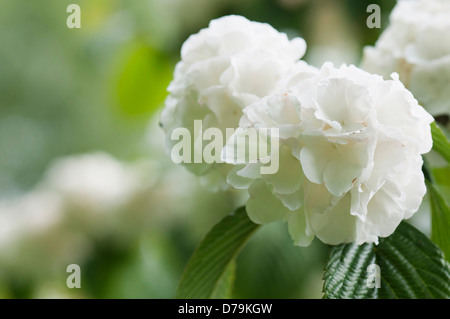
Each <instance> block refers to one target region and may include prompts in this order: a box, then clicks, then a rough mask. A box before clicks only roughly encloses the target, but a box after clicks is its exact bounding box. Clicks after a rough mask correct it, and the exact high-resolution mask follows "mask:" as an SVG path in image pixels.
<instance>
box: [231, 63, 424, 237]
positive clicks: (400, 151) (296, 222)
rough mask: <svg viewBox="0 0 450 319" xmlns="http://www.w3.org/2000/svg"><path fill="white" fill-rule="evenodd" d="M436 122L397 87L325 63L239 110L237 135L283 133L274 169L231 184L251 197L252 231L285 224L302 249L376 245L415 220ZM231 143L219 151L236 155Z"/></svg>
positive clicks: (247, 169) (237, 177)
mask: <svg viewBox="0 0 450 319" xmlns="http://www.w3.org/2000/svg"><path fill="white" fill-rule="evenodd" d="M432 121H433V118H432V117H431V116H430V115H429V114H428V113H427V112H426V111H425V110H424V109H423V108H422V107H421V106H419V104H418V102H417V100H416V99H415V98H414V97H413V96H412V94H411V93H410V92H409V91H408V90H406V89H405V87H404V86H403V84H402V83H401V82H400V81H399V80H398V79H396V78H394V79H392V80H383V79H382V77H381V76H378V75H373V74H369V73H367V72H365V71H362V70H360V69H358V68H356V67H354V66H345V65H343V66H341V67H340V68H335V67H334V66H332V65H331V64H328V63H327V64H325V65H324V66H323V67H322V68H321V69H320V71H318V72H317V74H316V75H311V76H309V77H307V78H304V79H303V80H302V81H299V82H298V83H297V85H295V86H293V87H291V88H290V89H289V90H287V91H286V92H285V93H284V94H274V95H271V96H268V97H265V98H264V99H262V100H260V101H258V102H256V103H254V104H252V105H250V106H248V107H247V108H245V109H244V116H243V118H242V120H241V127H242V128H243V129H246V128H250V127H277V128H279V138H280V143H279V144H280V146H279V167H280V168H279V170H278V172H277V173H276V174H272V175H264V174H261V173H260V170H259V169H258V168H259V167H260V166H261V165H263V164H262V163H249V164H248V165H245V166H237V167H236V168H235V169H234V170H233V171H231V172H230V174H229V178H228V181H229V183H230V184H232V185H233V186H234V187H236V188H248V192H249V194H250V199H249V200H248V203H247V211H248V214H249V216H250V218H251V219H252V220H253V221H255V222H257V223H268V222H272V221H275V220H280V219H283V220H286V221H287V222H288V224H289V231H290V233H291V235H292V237H293V239H294V240H295V242H296V243H297V244H298V245H308V244H309V243H310V242H311V240H312V239H313V237H314V236H317V237H318V238H320V239H321V240H322V241H323V242H325V243H328V244H339V243H343V242H352V241H355V242H357V243H363V242H377V241H378V237H386V236H389V235H390V234H391V233H392V232H393V231H394V230H395V229H396V227H397V226H398V224H399V223H400V222H401V220H403V219H405V218H409V217H411V216H412V214H413V213H415V212H416V211H417V209H418V207H419V205H420V203H421V201H422V198H423V196H424V194H425V192H426V188H425V183H424V177H423V174H422V171H421V167H422V158H421V154H422V153H425V152H428V151H429V150H430V149H431V146H432V140H431V134H430V128H429V124H430V123H431V122H432ZM233 141H234V139H230V140H229V143H228V144H227V146H226V147H225V149H224V151H227V150H228V149H229V148H233V147H234V145H233Z"/></svg>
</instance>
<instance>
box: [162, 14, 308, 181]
mask: <svg viewBox="0 0 450 319" xmlns="http://www.w3.org/2000/svg"><path fill="white" fill-rule="evenodd" d="M305 50H306V43H305V41H304V40H303V39H302V38H295V39H292V40H289V39H288V37H287V35H286V34H284V33H280V32H278V31H276V30H275V29H273V28H272V27H271V26H269V25H268V24H265V23H258V22H251V21H249V20H247V19H246V18H244V17H241V16H234V15H232V16H226V17H222V18H219V19H216V20H213V21H211V23H210V25H209V27H208V28H206V29H203V30H201V31H200V32H199V33H198V34H194V35H192V36H190V37H189V38H188V39H187V40H186V42H185V43H184V44H183V46H182V49H181V61H180V62H179V63H178V64H177V66H176V68H175V72H174V79H173V81H172V82H171V84H170V85H169V87H168V91H169V93H170V94H169V96H168V98H167V99H166V106H165V109H164V110H163V112H162V115H161V126H162V128H163V130H164V131H165V133H166V145H167V146H168V148H171V147H173V145H174V144H175V142H176V141H173V140H172V139H171V132H172V131H173V130H174V129H176V128H180V127H184V128H187V129H189V131H190V133H191V136H192V137H193V138H192V149H193V152H192V153H193V155H194V153H196V152H202V150H201V148H199V147H198V145H199V144H201V143H199V141H198V139H201V138H202V136H201V134H198V132H194V120H201V121H202V129H203V130H206V129H207V128H210V127H211V128H212V127H214V128H219V129H221V130H222V131H223V132H224V134H223V135H224V137H225V129H226V128H236V127H237V126H238V125H239V120H240V118H241V116H242V109H243V108H244V107H246V106H247V105H249V104H251V103H253V102H255V101H258V100H259V99H260V98H262V97H264V96H266V95H268V94H272V93H274V92H277V90H278V89H279V87H280V85H281V84H280V83H279V82H280V80H281V79H284V78H285V76H286V74H287V73H288V72H289V70H291V69H292V68H293V67H294V66H295V64H296V63H297V61H298V60H299V59H300V58H301V57H302V56H303V55H304V53H305ZM196 133H197V134H196ZM195 135H196V136H197V140H195V138H194V136H195ZM223 143H225V140H224V141H223ZM217 161H218V162H219V161H220V152H217ZM192 162H194V161H192ZM184 164H185V165H186V166H187V168H188V169H189V170H191V171H192V172H194V173H195V174H197V175H201V176H202V177H204V180H206V181H207V182H208V181H209V182H212V183H208V184H209V186H211V187H212V188H216V189H224V188H226V187H227V186H228V185H227V184H226V182H225V176H226V174H227V172H228V170H229V168H228V165H226V164H224V163H217V162H214V163H212V164H208V163H206V162H202V163H184Z"/></svg>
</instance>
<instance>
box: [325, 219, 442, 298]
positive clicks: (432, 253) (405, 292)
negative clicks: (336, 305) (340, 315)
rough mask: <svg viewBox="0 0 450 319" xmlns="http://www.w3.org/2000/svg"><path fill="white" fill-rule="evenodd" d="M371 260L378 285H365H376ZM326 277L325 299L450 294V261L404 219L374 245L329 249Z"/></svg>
mask: <svg viewBox="0 0 450 319" xmlns="http://www.w3.org/2000/svg"><path fill="white" fill-rule="evenodd" d="M371 264H374V265H377V266H379V270H380V277H379V278H380V281H379V284H380V286H379V288H376V287H373V288H371V287H370V285H369V283H374V282H373V281H372V279H374V278H372V277H370V276H369V275H371V276H372V275H373V273H372V271H373V270H370V273H369V270H368V267H369V265H371ZM324 280H325V282H324V288H323V289H324V293H325V295H324V298H330V299H336V298H344V299H346V298H355V299H366V298H377V299H409V298H412V299H419V298H420V299H429V298H450V264H449V263H448V262H447V261H445V259H444V255H443V253H442V251H441V250H440V249H439V247H437V246H436V245H435V244H433V243H432V242H431V241H430V240H429V239H428V238H427V237H426V236H425V235H423V234H422V233H421V232H420V231H418V230H417V229H415V228H414V227H413V226H411V225H409V224H407V223H406V222H402V223H401V224H400V225H399V227H398V228H397V230H396V231H395V232H394V233H393V234H392V235H391V236H389V237H387V238H381V239H380V242H379V244H378V245H375V244H363V245H357V244H355V243H351V244H342V245H338V246H334V247H332V248H331V253H330V259H329V261H328V264H327V266H326V269H325V275H324ZM375 282H376V281H375Z"/></svg>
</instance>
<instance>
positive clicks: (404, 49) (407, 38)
mask: <svg viewBox="0 0 450 319" xmlns="http://www.w3.org/2000/svg"><path fill="white" fill-rule="evenodd" d="M449 30H450V2H449V1H447V0H411V1H405V0H402V1H399V2H398V3H397V5H396V7H395V8H394V10H393V11H392V14H391V16H390V24H389V27H388V28H387V29H386V30H385V31H384V32H383V33H382V35H381V36H380V38H379V39H378V41H377V43H376V45H375V47H366V48H365V50H364V58H363V63H362V67H363V68H364V69H365V70H367V71H369V72H373V73H378V74H381V75H383V76H389V74H390V73H391V72H398V73H399V75H400V80H401V81H402V82H403V83H404V84H405V85H406V87H407V88H408V89H409V90H411V92H412V93H413V94H414V96H415V97H416V98H417V99H418V100H419V101H420V103H421V104H423V105H424V107H426V108H427V110H428V111H429V112H430V113H431V114H433V115H442V114H447V115H450V91H449V90H448V84H449V82H450V32H449Z"/></svg>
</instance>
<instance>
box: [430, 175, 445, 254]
mask: <svg viewBox="0 0 450 319" xmlns="http://www.w3.org/2000/svg"><path fill="white" fill-rule="evenodd" d="M427 187H428V192H429V194H430V202H431V240H432V241H433V242H435V243H436V244H437V245H438V246H439V247H440V248H441V249H442V251H443V252H444V255H445V257H446V259H447V261H450V208H449V206H448V203H447V202H446V201H445V198H444V196H443V195H442V194H441V192H440V191H439V189H438V188H437V187H436V186H435V185H433V184H432V183H430V182H428V181H427Z"/></svg>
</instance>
